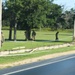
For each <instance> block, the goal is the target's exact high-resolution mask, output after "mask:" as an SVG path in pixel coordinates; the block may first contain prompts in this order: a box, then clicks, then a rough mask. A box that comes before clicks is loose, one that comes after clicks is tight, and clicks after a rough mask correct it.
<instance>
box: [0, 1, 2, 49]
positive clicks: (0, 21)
mask: <svg viewBox="0 0 75 75" xmlns="http://www.w3.org/2000/svg"><path fill="white" fill-rule="evenodd" d="M1 28H2V0H0V48H1Z"/></svg>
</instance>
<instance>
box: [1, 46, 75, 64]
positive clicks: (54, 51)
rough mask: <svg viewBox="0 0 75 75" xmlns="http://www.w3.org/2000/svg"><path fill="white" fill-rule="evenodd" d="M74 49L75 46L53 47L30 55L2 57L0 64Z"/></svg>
mask: <svg viewBox="0 0 75 75" xmlns="http://www.w3.org/2000/svg"><path fill="white" fill-rule="evenodd" d="M72 50H75V46H71V47H64V48H58V49H51V50H45V51H38V52H33V53H32V54H28V55H21V56H8V57H0V64H7V63H12V62H16V61H17V62H18V61H21V60H25V59H28V58H35V57H40V56H43V55H48V54H53V53H61V52H67V51H72Z"/></svg>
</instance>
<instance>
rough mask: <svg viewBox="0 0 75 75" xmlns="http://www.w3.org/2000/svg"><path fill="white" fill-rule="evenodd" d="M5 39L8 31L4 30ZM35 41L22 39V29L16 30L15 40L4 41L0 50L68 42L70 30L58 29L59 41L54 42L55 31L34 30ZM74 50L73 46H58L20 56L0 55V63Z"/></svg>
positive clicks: (70, 38)
mask: <svg viewBox="0 0 75 75" xmlns="http://www.w3.org/2000/svg"><path fill="white" fill-rule="evenodd" d="M3 32H4V36H5V39H8V31H6V30H4V31H3ZM36 33H37V35H36V41H34V42H33V41H24V38H25V37H24V31H18V32H17V40H18V41H16V42H13V41H7V40H6V41H5V42H4V44H3V47H2V48H1V49H0V50H2V51H3V50H11V49H12V48H16V47H21V46H25V47H26V48H35V47H40V46H47V45H49V46H51V45H58V44H64V43H69V42H71V41H72V32H67V31H66V32H65V31H63V32H62V31H60V33H59V40H60V41H59V42H55V31H53V32H52V31H42V32H41V31H36ZM70 50H75V47H74V46H72V47H65V48H58V49H52V50H45V51H37V52H33V53H32V54H28V55H22V56H13V57H0V64H6V63H11V62H15V61H20V60H24V59H27V58H33V57H39V56H42V55H47V54H53V53H59V52H65V51H70Z"/></svg>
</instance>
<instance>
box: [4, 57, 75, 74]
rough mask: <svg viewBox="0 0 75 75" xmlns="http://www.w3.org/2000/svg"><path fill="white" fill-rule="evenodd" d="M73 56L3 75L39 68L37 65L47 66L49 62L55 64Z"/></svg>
mask: <svg viewBox="0 0 75 75" xmlns="http://www.w3.org/2000/svg"><path fill="white" fill-rule="evenodd" d="M72 58H75V56H73V57H69V58H65V59H62V60H58V61H54V62H49V63H46V64H42V65H37V66H34V67H30V68H26V69H21V70H18V71H14V72H10V73H6V74H3V75H10V74H15V73H18V72H22V71H26V70H29V69H33V68H37V67H41V66H46V65H49V64H54V63H57V62H61V61H65V60H68V59H72Z"/></svg>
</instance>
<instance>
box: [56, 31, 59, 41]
mask: <svg viewBox="0 0 75 75" xmlns="http://www.w3.org/2000/svg"><path fill="white" fill-rule="evenodd" d="M58 34H59V32H58V31H57V32H56V34H55V37H56V38H55V40H56V41H58V40H59V38H58Z"/></svg>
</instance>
